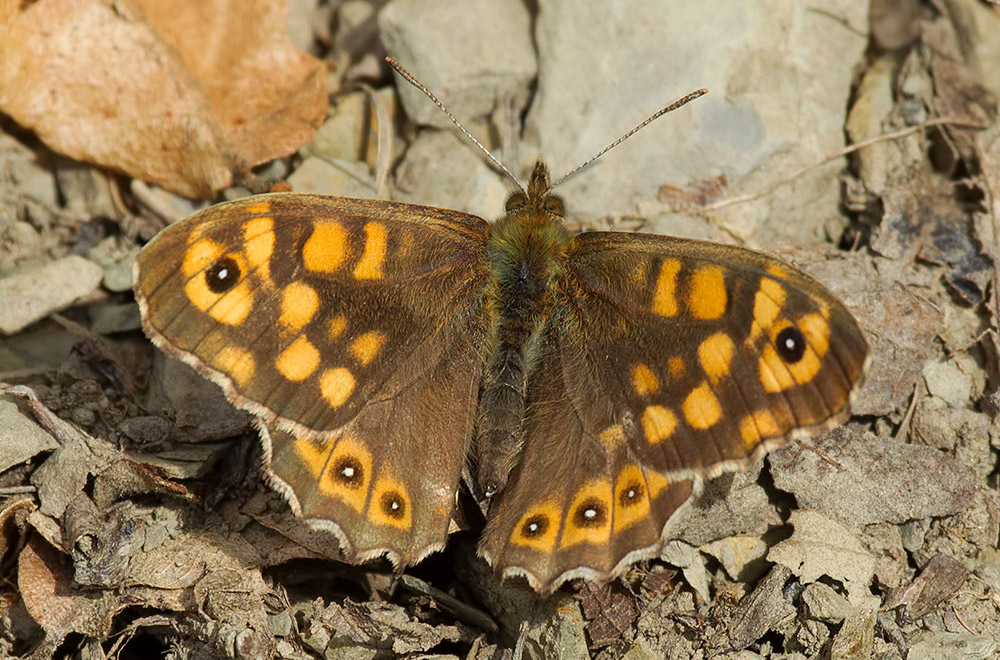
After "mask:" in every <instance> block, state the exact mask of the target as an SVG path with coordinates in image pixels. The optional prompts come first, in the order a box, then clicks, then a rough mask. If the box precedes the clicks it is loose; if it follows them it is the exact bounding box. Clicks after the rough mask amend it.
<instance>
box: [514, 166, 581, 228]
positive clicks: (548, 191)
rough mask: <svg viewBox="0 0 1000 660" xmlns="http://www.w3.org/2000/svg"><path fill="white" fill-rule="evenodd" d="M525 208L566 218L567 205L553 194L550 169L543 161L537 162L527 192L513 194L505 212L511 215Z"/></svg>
mask: <svg viewBox="0 0 1000 660" xmlns="http://www.w3.org/2000/svg"><path fill="white" fill-rule="evenodd" d="M523 208H527V209H529V210H532V211H543V212H545V213H548V214H551V215H554V216H558V217H559V218H563V217H565V216H566V205H565V204H564V203H563V200H562V197H559V196H558V195H553V194H552V186H551V184H550V180H549V168H547V167H546V166H545V163H543V162H542V161H538V162H536V163H535V168H534V169H533V170H532V171H531V177H530V178H529V179H528V190H527V192H525V191H523V190H518V191H516V192H514V193H511V195H510V197H508V198H507V205H506V207H505V209H504V210H505V211H506V212H507V213H511V212H516V211H518V210H520V209H523Z"/></svg>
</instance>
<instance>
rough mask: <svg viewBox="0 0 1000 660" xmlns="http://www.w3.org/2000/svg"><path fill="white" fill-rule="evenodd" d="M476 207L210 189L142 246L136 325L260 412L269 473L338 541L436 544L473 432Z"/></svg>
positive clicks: (367, 548)
mask: <svg viewBox="0 0 1000 660" xmlns="http://www.w3.org/2000/svg"><path fill="white" fill-rule="evenodd" d="M486 236H487V224H486V223H485V221H483V220H481V219H479V218H476V217H474V216H470V215H466V214H462V213H458V212H455V211H443V210H440V209H432V208H427V207H419V206H412V205H406V204H393V203H388V202H373V201H371V200H354V199H344V198H333V197H321V196H312V195H283V194H276V195H264V196H258V197H253V198H249V199H245V200H240V201H237V202H230V203H227V204H220V205H217V206H213V207H211V208H209V209H207V210H205V211H203V212H201V213H199V214H196V215H194V216H192V217H191V218H188V219H186V220H184V221H182V222H180V223H177V224H174V225H172V226H170V227H168V228H167V229H165V230H164V231H162V232H161V233H160V234H159V235H158V236H157V237H156V238H155V239H154V240H153V241H151V242H150V243H149V244H148V245H147V246H146V247H145V248H144V249H143V251H142V252H141V253H140V256H139V259H138V261H137V265H136V267H137V272H136V297H137V299H138V302H139V305H140V307H141V309H142V313H143V325H144V328H145V330H146V332H147V334H149V335H150V337H152V339H153V341H154V342H155V343H156V344H157V345H158V346H159V347H160V348H162V349H163V350H165V351H166V352H167V353H169V354H171V355H173V356H175V357H178V358H179V359H181V360H183V361H184V362H186V363H188V364H190V365H191V366H192V367H194V368H195V369H196V370H197V371H198V372H199V373H201V374H202V375H204V376H205V377H207V378H209V379H211V380H213V381H214V382H216V383H217V384H219V385H220V386H221V387H222V388H223V390H224V391H225V392H226V395H227V397H228V398H229V399H230V400H231V401H232V402H233V403H235V404H236V405H238V406H240V407H242V408H244V409H246V410H249V411H250V412H252V413H254V414H255V415H257V416H258V417H259V418H260V419H261V424H260V425H261V428H262V429H263V430H264V442H265V447H264V451H265V455H266V456H265V457H266V459H268V467H269V470H270V474H271V480H272V483H273V484H274V485H276V486H277V487H278V489H279V490H280V491H281V492H282V493H284V494H285V495H286V497H287V498H288V499H289V501H290V502H291V503H292V506H293V508H296V509H297V510H298V511H300V512H301V513H303V514H304V515H305V516H307V517H309V518H313V519H316V520H320V521H324V522H322V523H321V525H322V526H325V527H327V528H329V529H331V530H333V531H334V532H335V533H337V535H338V537H339V538H340V540H341V542H342V543H344V544H345V545H346V547H345V551H346V553H347V555H348V556H349V557H351V556H353V557H354V558H355V559H365V558H367V557H371V556H374V555H377V554H382V553H387V554H389V555H390V557H392V558H393V559H394V560H396V561H397V562H399V563H403V564H409V563H414V562H415V561H417V560H418V559H420V558H421V557H423V556H424V555H426V554H427V552H429V551H431V550H433V549H438V548H440V547H442V546H443V544H444V541H445V538H446V533H447V529H448V524H449V521H450V519H451V513H452V508H453V506H454V500H455V492H456V490H457V488H458V480H459V474H460V471H461V469H462V466H463V462H464V458H465V451H466V445H467V443H468V440H469V438H470V437H471V435H472V425H473V423H474V419H475V417H474V413H475V401H476V395H477V392H478V389H477V388H478V382H479V374H480V371H481V369H482V358H481V350H482V343H483V334H484V332H485V326H486V315H485V314H486V313H485V309H484V305H483V299H482V289H483V286H484V282H485V278H486V266H485V264H484V261H483V245H484V242H485V240H486Z"/></svg>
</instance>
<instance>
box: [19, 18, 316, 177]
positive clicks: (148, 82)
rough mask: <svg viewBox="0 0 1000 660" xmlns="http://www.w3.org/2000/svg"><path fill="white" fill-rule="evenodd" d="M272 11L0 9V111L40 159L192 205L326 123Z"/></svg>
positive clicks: (311, 69)
mask: <svg viewBox="0 0 1000 660" xmlns="http://www.w3.org/2000/svg"><path fill="white" fill-rule="evenodd" d="M285 11H286V9H285V3H283V2H272V1H270V0H251V1H249V2H248V1H244V2H238V1H234V0H202V1H201V2H163V1H162V0H160V1H155V0H154V1H149V0H147V1H145V2H137V1H134V0H38V1H37V2H31V3H17V2H12V1H11V0H7V1H6V2H2V3H0V109H2V110H3V112H5V113H7V114H8V115H10V116H11V117H12V118H13V119H14V120H16V121H17V122H18V123H19V124H21V125H22V126H24V127H26V128H30V129H32V130H34V131H35V132H36V133H37V134H38V136H39V137H40V138H41V139H42V140H43V141H44V142H45V143H46V144H47V145H49V146H50V147H51V148H52V149H54V150H56V151H58V152H60V153H63V154H66V155H67V156H70V157H72V158H75V159H78V160H83V161H88V162H92V163H96V164H98V165H102V166H105V167H109V168H112V169H115V170H119V171H122V172H125V173H126V174H129V175H131V176H135V177H138V178H141V179H144V180H146V181H151V182H154V183H158V184H160V185H162V186H164V187H165V188H168V189H170V190H173V191H175V192H178V193H181V194H184V195H188V196H192V197H204V196H208V195H210V194H211V193H212V192H213V191H216V190H219V189H220V188H223V187H225V186H227V185H229V184H230V183H231V182H232V178H233V172H234V171H242V170H246V169H248V168H250V167H252V166H254V165H258V164H260V163H263V162H267V161H270V160H273V159H274V158H278V157H280V156H284V155H287V154H290V153H293V152H294V151H295V150H296V149H298V147H300V146H301V145H302V144H304V143H305V142H306V141H308V140H309V139H310V138H311V137H312V135H313V133H314V132H315V131H316V129H317V128H318V126H319V125H320V123H321V122H322V120H323V117H324V115H325V112H326V105H327V98H326V77H325V75H324V74H325V70H326V69H325V65H324V64H323V62H321V61H319V60H316V59H315V58H313V57H311V56H310V55H307V54H306V53H303V52H301V51H298V50H296V49H295V48H294V47H293V46H292V44H291V43H290V41H289V39H288V36H287V34H286V28H285Z"/></svg>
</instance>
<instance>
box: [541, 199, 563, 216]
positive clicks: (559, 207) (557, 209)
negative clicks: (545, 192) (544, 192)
mask: <svg viewBox="0 0 1000 660" xmlns="http://www.w3.org/2000/svg"><path fill="white" fill-rule="evenodd" d="M545 210H546V211H548V212H549V213H551V214H553V215H558V216H559V217H560V218H561V217H563V216H565V215H566V204H564V203H563V201H562V198H561V197H556V196H555V195H549V196H548V197H546V198H545Z"/></svg>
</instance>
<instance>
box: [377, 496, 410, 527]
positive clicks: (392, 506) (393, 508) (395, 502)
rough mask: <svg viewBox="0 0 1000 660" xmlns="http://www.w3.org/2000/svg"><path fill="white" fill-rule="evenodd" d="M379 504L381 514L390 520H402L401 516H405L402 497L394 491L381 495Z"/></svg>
mask: <svg viewBox="0 0 1000 660" xmlns="http://www.w3.org/2000/svg"><path fill="white" fill-rule="evenodd" d="M379 504H380V505H381V507H382V513H384V514H385V515H387V516H388V517H390V518H395V519H396V520H402V518H403V516H405V515H406V502H405V501H404V500H403V496H402V495H400V494H399V493H398V492H396V491H394V490H390V491H386V492H384V493H382V497H381V499H380V501H379Z"/></svg>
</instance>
